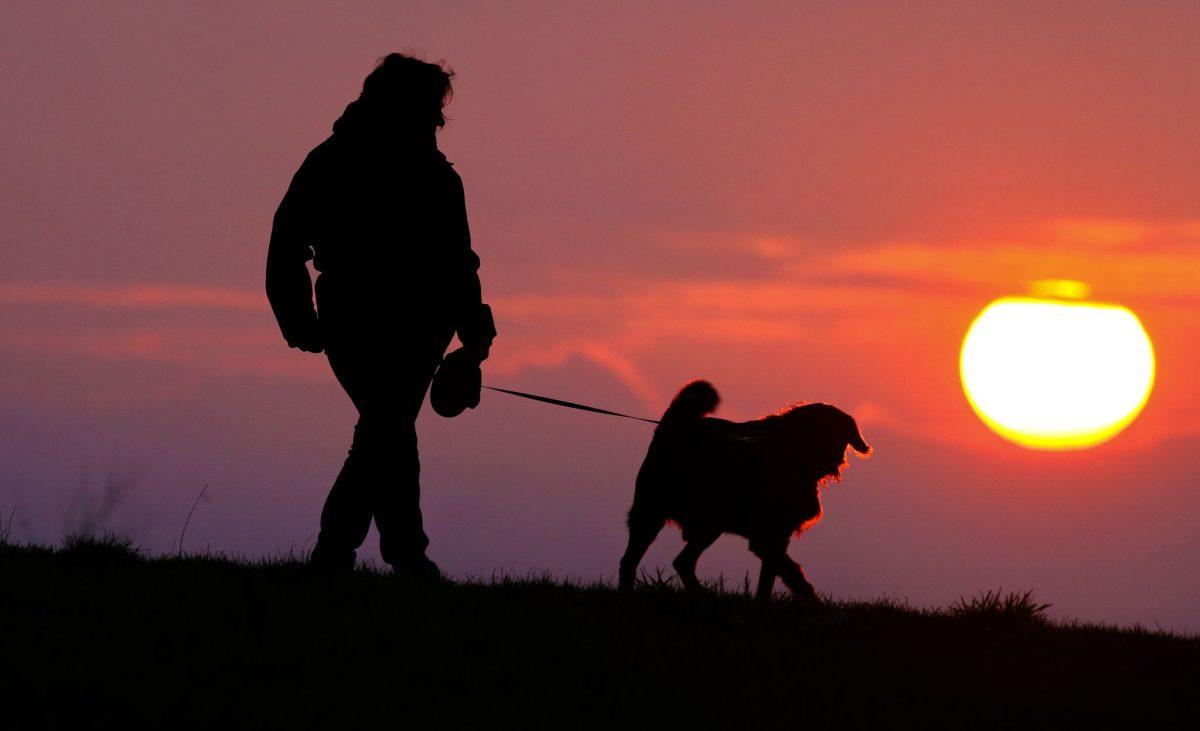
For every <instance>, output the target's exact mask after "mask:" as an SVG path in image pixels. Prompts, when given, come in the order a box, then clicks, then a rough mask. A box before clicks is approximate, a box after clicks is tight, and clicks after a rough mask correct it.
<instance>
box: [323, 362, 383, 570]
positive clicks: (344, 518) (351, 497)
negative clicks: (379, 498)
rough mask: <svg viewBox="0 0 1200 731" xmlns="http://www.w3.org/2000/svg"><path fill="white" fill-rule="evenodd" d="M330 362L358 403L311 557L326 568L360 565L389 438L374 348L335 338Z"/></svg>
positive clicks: (356, 403) (341, 382) (339, 568)
mask: <svg viewBox="0 0 1200 731" xmlns="http://www.w3.org/2000/svg"><path fill="white" fill-rule="evenodd" d="M326 355H327V356H328V358H329V364H330V366H331V367H332V369H333V373H334V375H335V376H336V377H337V379H338V382H339V383H340V384H341V385H342V388H343V389H345V391H346V393H347V394H348V395H349V396H350V399H351V401H353V402H354V406H355V408H357V409H358V412H359V419H358V423H357V424H355V426H354V440H353V442H351V445H350V452H349V454H348V455H347V456H346V461H345V463H344V464H343V465H342V470H341V472H339V473H338V476H337V479H336V480H335V481H334V483H333V487H332V489H330V491H329V497H327V498H326V499H325V506H324V508H323V509H322V510H321V532H320V533H319V534H318V536H317V545H316V547H314V548H313V552H312V555H311V556H310V558H309V560H310V562H311V563H312V564H313V565H315V566H320V567H323V568H329V569H335V570H345V571H348V570H350V569H352V568H354V561H355V551H356V550H357V549H358V547H359V546H361V545H362V542H363V540H365V539H366V537H367V531H368V530H369V529H370V527H371V515H372V512H373V508H374V495H373V492H374V484H375V482H376V481H377V480H378V473H379V470H380V467H379V463H380V462H381V461H382V460H381V458H382V457H384V456H385V455H386V451H385V450H386V443H385V441H384V439H382V438H381V435H380V434H379V433H378V432H379V431H380V428H379V426H378V425H377V424H376V423H375V422H376V421H378V419H377V418H376V417H375V416H374V415H375V414H376V412H378V411H379V410H380V408H379V406H380V404H381V403H382V402H383V398H382V393H381V389H380V387H379V385H378V383H379V380H380V379H379V378H378V376H377V375H376V374H375V373H373V371H375V370H377V366H375V364H374V363H373V360H374V359H373V357H372V355H371V354H370V353H369V352H364V351H363V350H362V349H361V348H358V347H355V344H354V343H353V342H352V341H349V342H347V341H342V342H337V343H336V344H330V345H329V346H327V348H326Z"/></svg>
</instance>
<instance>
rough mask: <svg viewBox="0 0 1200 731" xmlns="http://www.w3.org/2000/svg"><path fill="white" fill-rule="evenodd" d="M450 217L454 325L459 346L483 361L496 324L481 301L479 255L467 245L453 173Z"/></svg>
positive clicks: (463, 208) (461, 196)
mask: <svg viewBox="0 0 1200 731" xmlns="http://www.w3.org/2000/svg"><path fill="white" fill-rule="evenodd" d="M451 180H452V191H451V196H452V197H451V210H450V212H451V217H452V219H453V224H452V225H453V231H452V240H451V242H450V243H451V246H452V248H453V250H452V252H451V254H452V259H451V262H452V266H453V267H454V272H453V280H452V282H453V285H452V286H454V287H455V291H454V292H453V293H452V297H453V306H454V308H455V329H456V330H457V332H458V339H459V340H460V341H462V344H463V348H464V349H465V350H466V351H467V352H468V353H470V354H471V356H472V357H473V358H475V359H476V360H479V361H483V360H485V359H486V358H487V357H488V353H489V352H490V351H491V347H492V341H493V340H494V339H495V337H496V324H495V322H494V321H493V319H492V308H491V307H489V306H487V305H485V304H483V293H482V287H481V286H480V283H479V255H478V254H476V253H475V251H474V250H473V249H472V248H471V229H470V226H469V225H468V224H467V202H466V193H465V192H464V190H463V184H462V179H461V178H459V177H458V174H457V173H454V174H453V175H452V177H451Z"/></svg>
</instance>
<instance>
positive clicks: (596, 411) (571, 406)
mask: <svg viewBox="0 0 1200 731" xmlns="http://www.w3.org/2000/svg"><path fill="white" fill-rule="evenodd" d="M484 388H486V389H488V390H489V391H499V392H500V393H507V394H509V395H511V396H519V397H521V398H527V399H529V400H531V401H541V402H542V403H545V404H553V405H555V406H565V407H567V408H568V409H578V410H580V411H590V412H592V413H594V414H607V415H608V416H619V417H621V418H623V419H635V420H637V421H645V422H648V423H650V424H657V423H659V422H658V420H657V419H643V418H642V417H640V416H631V415H630V414H622V413H621V412H619V411H609V410H608V409H601V408H597V407H595V406H588V405H586V404H577V403H574V402H572V401H563V400H562V399H556V398H550V397H549V396H538V395H537V394H535V393H525V392H524V391H512V390H509V389H507V388H496V387H495V386H484Z"/></svg>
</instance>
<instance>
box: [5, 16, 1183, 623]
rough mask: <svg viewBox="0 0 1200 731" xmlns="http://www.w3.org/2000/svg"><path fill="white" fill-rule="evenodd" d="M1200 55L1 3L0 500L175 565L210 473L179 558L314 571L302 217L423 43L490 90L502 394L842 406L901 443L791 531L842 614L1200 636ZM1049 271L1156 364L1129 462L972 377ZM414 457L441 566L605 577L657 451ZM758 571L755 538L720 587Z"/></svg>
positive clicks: (555, 421)
mask: <svg viewBox="0 0 1200 731" xmlns="http://www.w3.org/2000/svg"><path fill="white" fill-rule="evenodd" d="M1197 28H1200V6H1197V5H1196V4H1195V3H1189V2H1149V3H1123V2H1086V3H1085V2H1079V3H1069V2H1062V3H1024V2H1004V3H986V2H981V3H956V4H949V3H933V2H930V3H921V2H904V3H892V2H879V3H855V2H849V3H842V2H828V3H825V2H808V3H754V4H748V3H746V4H743V3H739V4H737V6H736V7H734V6H733V5H728V6H725V5H721V4H708V3H669V2H660V3H652V4H644V3H572V4H558V3H550V4H541V3H512V4H509V3H504V4H500V3H496V4H493V3H477V4H471V3H378V4H357V3H355V4H347V5H345V6H340V5H328V4H303V5H301V4H295V3H284V4H269V3H254V4H249V3H162V4H153V5H146V4H144V3H139V4H122V3H36V4H35V3H8V4H6V5H5V6H4V8H3V9H0V64H2V65H3V68H4V69H5V72H4V73H3V74H0V98H3V99H4V103H3V104H0V128H2V129H3V133H4V140H5V144H3V145H0V171H2V172H3V174H0V221H2V222H3V226H2V227H0V515H2V516H3V518H2V519H3V521H4V522H5V524H8V525H9V526H10V531H11V534H12V537H13V539H15V540H20V541H36V542H49V543H52V542H56V541H58V540H59V539H60V538H61V537H62V535H63V534H64V533H67V532H70V531H74V530H81V529H87V528H110V529H114V530H118V531H121V532H124V533H127V534H129V535H132V536H133V537H134V538H135V539H136V540H137V542H138V543H139V544H141V545H143V546H146V547H147V548H148V549H149V550H151V551H152V552H169V551H172V550H175V549H176V548H178V545H179V541H180V535H181V531H182V530H183V527H184V524H185V522H186V521H187V516H188V513H189V509H190V508H191V507H192V505H193V502H194V501H195V500H196V498H197V495H199V494H200V492H201V490H202V489H203V488H205V486H207V489H206V491H205V494H204V498H203V499H202V500H200V501H199V503H197V504H196V506H195V511H194V514H193V515H192V518H191V520H190V522H188V523H187V531H186V535H185V537H184V538H185V540H184V548H185V549H186V550H196V551H198V550H206V549H207V550H212V551H221V552H225V553H228V554H233V555H241V556H268V555H280V554H286V553H288V552H293V553H295V552H301V551H304V550H307V549H308V548H311V546H312V542H313V539H314V537H315V532H316V522H317V516H318V514H319V511H320V507H321V504H322V502H323V499H324V496H325V493H326V491H327V490H328V487H329V485H330V484H331V482H332V480H333V478H334V476H335V475H336V474H337V470H338V468H339V467H340V464H341V461H342V459H343V458H344V456H345V450H346V449H347V447H348V446H349V440H350V435H351V429H352V425H353V422H354V419H355V415H354V412H353V408H352V407H351V405H350V403H349V401H348V399H347V398H346V397H345V395H344V394H343V393H342V392H341V391H340V389H339V388H338V386H337V384H336V383H335V381H334V379H333V377H332V375H331V374H330V373H329V371H328V366H327V364H326V363H325V362H324V360H323V358H322V357H321V356H315V355H308V354H301V353H299V352H298V351H294V350H289V349H288V348H287V347H286V346H285V344H284V343H283V341H282V339H281V338H280V336H279V333H278V330H277V328H276V326H275V323H274V321H273V319H272V317H271V313H270V310H269V308H268V306H267V303H266V298H265V295H264V293H263V288H262V280H263V266H264V261H265V254H266V247H267V239H268V235H269V230H270V223H271V217H272V215H273V213H274V210H275V207H276V206H277V205H278V202H279V199H280V197H281V196H282V194H283V191H284V190H285V188H286V186H287V184H288V182H289V180H290V178H291V175H292V174H293V173H294V172H295V169H296V168H297V167H298V166H299V164H300V162H301V160H303V158H304V156H305V155H306V154H307V152H308V151H309V150H310V149H311V148H312V147H314V146H315V145H317V144H318V143H320V142H321V141H322V140H323V139H324V138H325V137H326V136H327V135H328V134H329V131H330V125H331V124H332V122H333V120H334V119H335V118H336V117H337V116H338V115H339V114H340V113H341V110H342V109H343V107H344V106H345V104H346V103H348V102H349V101H351V100H352V99H353V98H354V97H355V96H356V95H357V92H358V90H359V88H360V86H361V83H362V78H363V77H364V76H365V75H366V74H367V73H368V72H369V71H370V70H371V68H372V67H373V65H374V63H375V61H376V60H377V59H378V58H380V57H381V56H383V55H384V54H386V53H388V52H390V51H397V50H399V51H405V50H410V51H414V52H417V53H419V54H420V55H422V56H423V57H424V58H427V59H430V60H438V59H444V60H445V61H446V62H447V63H448V64H449V65H450V66H451V67H452V68H453V69H454V70H455V71H456V72H457V76H456V78H455V97H454V100H453V102H452V104H451V105H450V106H449V107H448V109H447V116H448V117H449V119H450V123H449V125H448V126H447V127H446V128H445V130H444V131H443V132H441V133H440V136H439V144H440V146H441V148H442V150H443V151H444V152H446V154H447V156H448V157H449V159H450V160H452V161H453V162H454V163H455V167H456V169H457V170H458V171H459V173H460V174H461V175H462V177H463V180H464V182H465V185H466V189H467V200H468V209H469V215H470V219H471V226H472V231H473V237H474V241H475V248H476V250H477V251H478V253H479V254H480V256H481V258H482V260H483V268H482V276H483V281H484V293H485V297H486V299H487V300H488V301H489V302H491V304H492V305H493V308H494V310H495V314H496V320H497V325H498V328H499V331H500V335H499V337H498V338H497V341H496V344H495V347H494V349H493V357H492V358H491V359H490V360H489V361H488V363H487V364H486V365H485V374H484V375H485V381H486V382H488V383H491V384H493V385H499V386H505V387H511V388H517V389H522V390H529V391H535V392H538V393H544V394H548V395H553V396H557V397H561V398H567V399H571V400H576V401H583V402H586V403H593V404H596V405H600V406H604V407H607V408H611V409H617V410H622V411H629V412H633V413H637V414H639V415H644V416H648V417H652V418H653V417H656V416H657V415H658V414H660V413H661V411H662V410H663V409H664V408H665V406H666V403H667V402H668V401H669V399H670V397H671V395H672V394H673V393H674V391H675V390H676V389H677V388H678V387H679V386H680V385H681V384H683V383H684V382H686V381H688V380H689V379H692V378H696V377H703V378H706V379H709V380H711V381H712V382H713V383H714V384H715V385H716V387H717V388H718V389H719V390H720V392H721V394H722V396H723V404H722V407H721V412H720V413H721V415H723V416H725V417H727V418H734V419H750V418H754V417H757V416H759V415H762V414H765V413H770V412H772V411H775V410H776V409H778V408H780V407H781V406H784V405H786V404H789V403H791V402H795V401H824V402H827V403H832V404H836V405H838V406H840V407H842V408H843V409H845V410H846V411H848V412H850V413H851V414H853V415H854V416H855V417H856V418H857V420H858V422H859V424H860V426H861V428H862V431H863V433H864V435H865V436H866V438H867V440H868V441H869V442H871V444H872V445H873V447H874V449H875V453H874V454H873V455H872V456H871V458H870V459H868V460H863V461H859V460H852V464H851V465H850V467H849V469H848V471H847V473H846V476H845V479H844V481H843V482H841V483H838V484H834V485H832V486H830V487H829V488H828V489H827V490H826V491H825V493H824V498H823V500H824V505H825V517H824V519H823V521H822V522H821V523H820V524H819V525H818V526H816V527H815V528H813V529H812V530H811V531H810V532H808V533H806V534H805V535H804V536H803V537H801V538H800V539H799V540H796V541H794V542H793V545H792V548H791V554H792V555H793V557H795V558H796V559H797V560H799V561H800V562H801V563H803V564H804V566H805V570H806V571H807V572H808V575H809V578H810V579H811V580H812V581H813V583H814V584H815V585H816V587H817V588H818V590H819V591H821V592H823V593H826V594H828V595H830V596H832V597H834V598H838V599H850V598H863V599H870V598H877V597H892V598H897V599H904V600H908V601H910V602H912V603H914V604H916V605H921V606H926V605H944V604H947V603H949V602H952V601H954V600H956V599H958V598H959V597H960V596H971V595H974V594H977V593H980V592H982V591H985V590H988V589H995V588H1002V589H1005V590H1014V591H1016V590H1020V591H1024V590H1027V589H1032V590H1034V592H1035V594H1036V596H1037V597H1038V598H1039V599H1040V600H1042V601H1045V602H1050V603H1051V604H1053V608H1052V610H1051V613H1052V614H1054V615H1055V616H1060V617H1078V618H1082V619H1086V620H1092V621H1101V622H1112V623H1135V622H1136V623H1140V624H1142V625H1144V626H1148V627H1163V628H1168V629H1174V630H1180V631H1189V632H1196V631H1200V584H1198V583H1197V582H1196V581H1195V577H1196V576H1197V575H1200V531H1197V523H1198V522H1200V493H1197V491H1196V489H1195V488H1196V486H1197V485H1196V482H1197V475H1198V474H1200V449H1197V447H1200V414H1198V413H1197V404H1198V403H1200V385H1198V384H1197V382H1196V380H1195V379H1193V378H1192V374H1194V373H1196V372H1197V370H1198V369H1200V344H1198V342H1197V338H1196V327H1195V322H1196V316H1197V314H1198V313H1200V266H1197V250H1198V246H1200V196H1198V195H1197V193H1198V192H1200V147H1198V146H1197V145H1196V144H1195V134H1194V133H1195V130H1196V129H1197V128H1200V45H1198V44H1196V43H1195V32H1196V30H1197ZM1045 278H1068V279H1076V280H1082V281H1085V282H1087V283H1089V284H1090V285H1091V287H1092V290H1093V295H1094V297H1095V298H1096V299H1098V300H1103V301H1109V302H1116V303H1120V304H1122V305H1125V306H1127V307H1129V308H1131V309H1132V310H1133V311H1134V312H1135V313H1137V315H1138V316H1139V317H1140V319H1141V321H1142V323H1143V324H1144V326H1145V328H1146V330H1147V331H1148V333H1149V335H1150V337H1151V338H1152V340H1153V343H1154V347H1155V354H1156V357H1157V365H1158V373H1157V380H1156V383H1155V387H1154V391H1153V393H1152V395H1151V397H1150V400H1149V403H1148V404H1147V406H1146V408H1145V410H1144V412H1143V413H1142V414H1141V416H1140V417H1139V418H1138V419H1137V420H1136V421H1135V422H1134V423H1133V424H1132V425H1131V426H1130V427H1129V428H1128V429H1127V430H1126V431H1125V432H1123V433H1122V434H1121V435H1119V436H1118V437H1117V438H1116V439H1114V440H1113V441H1111V442H1108V443H1106V444H1104V445H1102V446H1100V447H1097V448H1094V449H1090V450H1084V451H1078V452H1040V451H1033V450H1028V449H1024V448H1021V447H1018V446H1016V445H1013V444H1010V443H1009V442H1006V441H1004V440H1002V439H1000V438H999V437H998V436H996V435H995V434H994V433H992V432H991V431H989V430H988V428H987V427H986V426H985V425H984V424H983V423H982V422H981V421H980V420H979V419H978V418H977V417H976V416H975V414H974V413H973V412H972V411H971V409H970V406H969V405H968V403H967V401H966V399H965V397H964V394H963V390H962V387H961V384H960V380H959V374H958V353H959V349H960V347H961V344H962V339H963V335H964V334H965V332H966V329H967V327H968V326H969V325H970V323H971V322H972V320H973V319H974V317H975V316H976V315H977V314H978V313H979V312H980V310H981V309H982V308H983V307H984V306H986V305H987V304H988V303H989V302H991V301H992V300H994V299H996V298H998V297H1002V296H1007V295H1016V294H1021V293H1023V292H1025V291H1026V289H1027V287H1028V284H1029V282H1030V281H1032V280H1037V279H1045ZM419 430H420V439H421V452H422V465H423V477H422V489H423V499H422V500H423V501H422V505H423V508H424V511H425V520H426V526H427V530H428V532H429V534H430V537H431V539H432V544H431V547H430V556H431V557H432V558H434V559H435V560H436V561H438V562H439V564H440V565H441V566H442V567H443V568H444V569H445V570H446V571H447V572H449V573H451V574H453V575H455V576H458V577H467V576H476V577H483V578H487V577H489V576H492V575H497V574H502V573H510V574H524V573H528V572H531V571H541V570H549V571H552V572H554V573H556V574H558V575H563V576H573V577H580V578H589V579H606V580H607V579H613V578H614V576H615V571H616V564H617V559H618V558H619V556H620V553H621V551H622V549H623V546H624V539H625V532H624V522H623V521H624V512H625V511H626V510H627V509H628V506H629V503H630V500H631V498H632V493H633V478H634V475H635V474H636V471H637V468H638V465H639V464H640V461H641V459H642V457H643V456H644V455H645V449H646V446H647V444H648V443H649V440H650V436H651V427H649V426H648V425H645V424H641V423H638V422H630V421H625V420H619V419H612V418H609V417H603V416H595V415H589V414H583V413H579V412H572V411H567V410H563V409H558V408H554V407H550V406H545V405H542V404H536V403H532V402H525V401H521V400H518V399H514V398H512V397H510V396H506V395H502V394H494V393H488V394H485V396H484V399H483V402H482V403H481V405H480V407H479V408H478V409H476V410H474V411H470V412H467V413H466V414H464V415H463V416H461V417H458V418H456V419H453V420H446V419H442V418H441V417H438V416H436V415H434V414H433V413H432V412H431V411H428V410H427V411H426V412H425V413H423V414H422V416H421V418H420V420H419ZM679 547H680V541H679V538H678V535H677V533H676V532H674V531H672V530H668V531H664V533H663V535H662V537H660V539H659V541H658V543H657V544H656V545H655V547H654V548H652V550H651V552H650V554H649V555H648V556H647V560H646V563H645V564H644V565H645V567H646V568H648V569H649V570H651V571H654V570H655V569H658V568H661V569H663V570H665V571H668V572H669V564H670V559H671V558H672V557H673V556H674V554H675V552H676V551H678V549H679ZM363 556H364V558H367V559H372V558H374V559H375V560H378V553H377V549H376V543H375V537H374V535H373V534H372V537H371V538H370V539H369V542H368V545H367V547H366V548H365V550H364V552H363ZM753 570H756V565H755V561H754V560H753V558H752V556H751V555H750V554H749V553H748V552H747V550H746V544H745V541H744V540H742V539H739V538H736V537H726V538H724V539H722V540H721V541H719V542H718V544H717V545H716V546H715V547H714V548H713V549H712V550H710V551H709V552H708V553H707V554H705V556H704V557H703V558H702V560H701V563H700V572H701V574H702V575H704V576H708V577H717V576H723V577H725V578H726V579H727V580H728V581H729V582H730V584H731V585H740V583H741V581H742V578H743V576H744V575H745V574H746V572H747V571H753Z"/></svg>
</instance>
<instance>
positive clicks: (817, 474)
mask: <svg viewBox="0 0 1200 731" xmlns="http://www.w3.org/2000/svg"><path fill="white" fill-rule="evenodd" d="M719 403H720V396H719V394H718V393H717V390H716V389H715V388H713V386H712V384H711V383H708V382H707V381H692V382H691V383H688V384H687V385H685V386H684V387H683V388H682V389H681V390H680V391H679V394H678V395H676V396H675V399H674V400H673V401H672V402H671V405H670V406H669V407H668V408H667V411H666V413H664V414H663V417H662V421H661V422H660V423H659V426H658V427H657V428H656V429H655V431H654V439H653V440H652V441H651V442H650V449H649V451H648V452H647V454H646V459H645V461H643V462H642V467H641V469H640V470H639V471H638V475H637V486H636V488H635V490H634V495H633V507H632V508H631V509H630V510H629V520H628V525H629V545H628V547H627V548H626V550H625V555H624V556H622V558H621V564H620V572H619V587H620V589H621V590H622V591H626V592H627V591H630V590H632V588H633V584H634V580H635V578H636V576H637V568H638V564H639V563H641V560H642V557H643V556H644V555H645V554H646V550H647V549H648V548H649V547H650V544H651V543H653V542H654V539H655V538H656V537H657V536H658V533H659V531H661V530H662V527H663V526H664V525H666V523H667V522H668V521H670V522H673V523H676V524H677V525H678V526H679V527H680V528H681V529H682V531H683V540H684V541H685V544H686V545H685V546H684V548H683V551H682V552H681V553H680V554H679V556H678V557H677V558H676V559H675V561H674V562H673V564H672V565H673V566H674V568H675V571H676V573H678V575H679V578H680V580H681V581H682V582H683V585H684V587H685V588H686V589H690V590H697V589H700V588H701V586H700V581H699V580H698V579H697V578H696V561H697V560H698V559H699V558H700V554H701V553H703V552H704V550H705V549H706V548H708V547H709V546H711V545H712V544H713V543H714V542H715V541H716V540H717V538H719V537H720V536H721V535H722V534H723V533H733V534H735V535H739V536H743V537H745V538H748V539H749V540H750V551H751V552H753V553H754V555H755V556H757V557H758V558H759V559H760V560H761V561H762V568H761V570H760V572H759V576H758V589H757V593H756V596H757V598H758V599H759V600H768V599H770V598H771V595H772V591H773V589H774V586H775V577H777V576H778V577H779V578H781V579H783V583H784V584H785V585H786V586H787V587H788V589H789V590H790V591H791V592H792V595H793V596H794V597H796V598H797V599H801V600H808V601H814V602H815V601H817V595H816V591H815V590H814V589H813V586H812V584H810V583H809V582H808V579H807V578H805V576H804V570H803V569H802V568H801V567H800V565H799V564H798V563H796V562H795V561H793V560H792V559H791V558H790V557H789V556H788V554H787V547H788V542H789V541H790V540H791V537H792V536H793V535H799V534H800V533H801V532H803V531H804V530H805V529H807V528H809V527H810V526H812V525H813V524H814V523H816V522H817V521H818V520H820V518H821V500H820V495H819V488H820V487H821V486H822V485H823V484H825V483H826V482H827V481H829V480H838V479H840V478H841V473H842V470H843V469H844V468H845V467H846V463H847V454H848V453H849V451H850V450H854V451H855V452H857V453H858V454H859V455H862V456H864V457H865V456H866V455H868V454H870V452H871V447H870V446H869V445H868V444H867V443H866V441H865V440H864V439H863V437H862V434H861V433H860V432H859V430H858V424H857V423H855V421H854V419H853V418H852V417H851V416H850V415H849V414H847V413H845V412H844V411H842V410H840V409H837V408H835V407H833V406H829V405H828V404H819V403H814V404H797V405H794V406H790V407H788V408H786V409H783V410H782V411H780V412H779V413H776V414H772V415H770V416H766V417H763V418H761V419H756V420H754V421H747V422H742V423H737V422H732V421H727V420H725V419H718V418H715V417H713V416H710V414H713V413H714V412H716V410H717V405H718V404H719Z"/></svg>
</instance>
